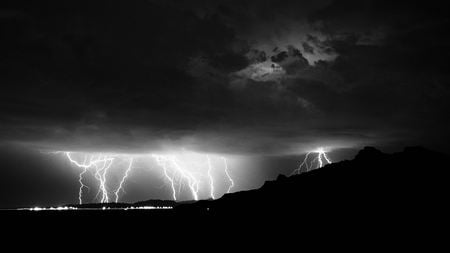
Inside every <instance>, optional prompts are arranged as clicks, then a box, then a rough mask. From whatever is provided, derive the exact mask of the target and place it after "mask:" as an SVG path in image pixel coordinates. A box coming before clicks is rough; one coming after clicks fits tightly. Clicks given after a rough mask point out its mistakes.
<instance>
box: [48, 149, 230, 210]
mask: <svg viewBox="0 0 450 253" xmlns="http://www.w3.org/2000/svg"><path fill="white" fill-rule="evenodd" d="M61 153H62V154H64V155H65V157H66V158H67V160H68V161H69V162H70V164H71V165H72V166H74V167H77V168H79V169H80V170H81V171H80V173H79V177H78V182H79V189H78V201H79V204H80V205H81V204H83V201H84V200H85V198H86V197H85V196H83V194H84V189H85V188H87V189H89V187H88V186H87V184H86V183H85V177H86V175H87V174H88V173H90V174H92V175H93V177H94V179H95V180H96V181H97V182H98V191H97V194H96V196H95V197H94V200H97V201H98V202H100V203H109V202H110V201H114V202H116V203H118V202H119V199H120V197H121V193H122V192H123V193H125V190H124V187H125V183H126V180H127V179H128V178H129V176H130V172H131V171H132V170H133V169H135V168H136V166H133V165H134V164H135V162H136V160H135V158H136V157H137V156H132V155H127V154H102V153H82V152H63V151H57V152H52V154H61ZM138 157H142V158H145V157H150V158H153V159H154V161H155V163H156V165H157V166H158V167H160V168H162V172H163V176H164V178H165V182H166V183H167V184H168V186H169V188H170V190H171V196H172V199H173V200H175V201H177V200H178V199H179V195H180V194H181V191H182V189H187V190H188V192H189V193H190V196H191V198H192V199H193V200H196V201H197V200H199V199H200V194H203V192H204V190H203V189H201V186H203V185H205V184H208V186H209V187H208V197H209V198H212V199H216V197H217V189H216V182H217V181H218V180H219V179H220V178H218V177H217V169H218V168H219V167H217V165H215V162H216V158H218V159H222V161H223V166H220V167H223V170H224V174H225V176H226V180H227V181H228V182H229V183H228V188H227V189H226V193H230V191H231V189H232V188H233V187H234V186H235V182H234V180H233V178H232V177H231V175H230V172H229V168H228V164H227V160H226V159H225V157H215V156H210V155H206V163H205V162H204V160H203V158H201V157H204V156H201V155H200V154H197V153H192V152H191V153H187V154H186V153H183V154H180V155H174V154H167V155H165V154H143V155H139V156H138ZM122 161H128V162H127V164H128V165H127V167H126V169H125V172H124V174H123V175H122V176H121V177H120V180H119V181H118V183H117V184H115V186H114V182H111V181H112V180H111V179H109V178H108V175H109V174H110V171H111V170H112V169H114V170H115V169H118V168H120V166H121V164H122V163H125V162H122ZM149 166H150V168H152V166H151V163H150V165H149ZM111 173H113V172H111ZM112 185H113V186H112ZM111 188H114V189H115V190H114V191H111V192H110V189H111ZM177 188H178V189H177ZM201 190H202V191H201ZM205 190H206V189H205ZM112 194H113V196H114V198H111V197H112V196H111V195H112Z"/></svg>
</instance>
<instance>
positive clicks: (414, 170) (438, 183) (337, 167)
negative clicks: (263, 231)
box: [175, 147, 449, 222]
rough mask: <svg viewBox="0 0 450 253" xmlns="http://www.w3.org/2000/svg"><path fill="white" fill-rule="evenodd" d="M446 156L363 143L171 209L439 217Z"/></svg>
mask: <svg viewBox="0 0 450 253" xmlns="http://www.w3.org/2000/svg"><path fill="white" fill-rule="evenodd" d="M448 159H449V157H448V156H446V155H444V154H440V153H437V152H433V151H430V150H427V149H424V148H421V147H410V148H405V150H404V151H403V152H400V153H394V154H385V153H382V152H380V151H378V150H377V149H375V148H371V147H366V148H364V149H363V150H361V151H360V152H359V153H358V154H357V156H356V157H355V158H354V159H353V160H351V161H342V162H338V163H334V164H330V165H326V166H325V167H323V168H321V169H318V170H314V171H311V172H308V173H304V174H300V175H295V176H291V177H286V176H283V175H280V176H278V178H277V180H275V181H268V182H266V183H265V184H264V185H263V186H262V187H261V188H260V189H257V190H252V191H245V192H237V193H232V194H227V195H225V196H223V197H222V198H221V199H218V200H214V201H207V200H205V201H199V202H197V203H194V204H184V205H179V206H177V207H176V208H175V210H176V211H177V212H186V213H191V212H205V213H208V214H210V215H218V216H221V215H227V216H229V215H243V214H255V215H257V214H264V215H268V216H271V215H272V214H274V213H277V214H284V215H286V216H285V217H286V218H289V219H291V218H294V219H308V217H316V218H317V217H324V218H325V217H326V218H327V219H331V220H333V219H345V218H346V217H351V218H352V219H355V218H358V217H363V218H369V219H374V220H382V219H384V218H394V219H395V218H398V219H400V220H407V219H410V218H411V219H413V220H412V221H413V222H414V221H415V220H417V219H418V218H419V217H421V216H424V215H429V216H428V217H429V218H437V217H439V214H444V206H445V202H446V192H447V188H448V186H447V184H448V182H447V176H446V173H445V172H446V170H447V169H448V167H449V166H448V165H447V162H448V161H449V160H448ZM368 215H370V216H369V217H368ZM374 222H375V221H374Z"/></svg>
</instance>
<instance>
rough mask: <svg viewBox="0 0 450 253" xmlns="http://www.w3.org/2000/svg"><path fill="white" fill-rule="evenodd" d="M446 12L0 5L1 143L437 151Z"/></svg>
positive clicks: (443, 106) (299, 6)
mask: <svg viewBox="0 0 450 253" xmlns="http://www.w3.org/2000/svg"><path fill="white" fill-rule="evenodd" d="M448 11H449V10H448V8H446V7H445V6H441V5H439V4H438V3H432V1H431V2H430V1H428V2H426V3H422V4H412V3H410V2H406V1H395V3H394V2H392V1H374V0H373V1H370V0H344V1H337V0H336V1H332V0H323V1H312V0H305V1H274V0H266V1H256V0H239V1H237V0H236V1H234V0H231V1H225V0H223V1H214V2H213V1H199V0H198V1H181V0H180V1H175V0H172V1H143V0H140V1H138V0H134V1H126V2H119V1H117V2H116V1H39V2H36V3H28V2H27V3H25V2H23V3H21V1H12V2H10V3H8V2H6V3H2V6H1V7H0V27H1V28H0V29H1V35H2V39H1V40H0V45H1V47H0V48H1V49H0V64H1V67H0V72H1V74H0V83H1V84H2V92H1V93H0V111H1V112H0V121H1V124H0V138H1V140H2V142H13V143H27V144H30V145H35V146H37V147H40V148H49V149H57V150H77V149H82V150H89V149H92V150H128V151H129V150H132V151H133V152H134V151H135V152H140V151H147V150H157V149H163V148H167V147H171V146H175V147H180V146H181V147H185V148H189V149H193V150H199V151H205V150H208V151H211V150H212V151H213V152H222V153H250V154H260V153H264V154H275V153H276V154H280V153H298V152H301V151H305V150H306V149H308V148H309V147H311V146H316V145H319V144H323V145H328V146H337V147H340V146H342V147H348V146H358V145H364V144H376V145H379V146H383V145H386V146H388V145H404V144H422V145H427V146H430V147H433V148H440V149H443V148H446V147H445V145H446V140H448V139H449V134H448V131H446V130H447V129H448V128H449V127H450V124H449V122H448V119H447V118H448V115H449V112H450V102H449V101H450V100H449V98H450V88H449V77H450V76H449V73H448V71H447V70H448V63H447V62H448V59H449V58H448V56H449V52H450V50H449V49H450V41H449V40H450V37H449V34H448V30H449V19H448V17H447V16H448ZM447 150H448V149H447Z"/></svg>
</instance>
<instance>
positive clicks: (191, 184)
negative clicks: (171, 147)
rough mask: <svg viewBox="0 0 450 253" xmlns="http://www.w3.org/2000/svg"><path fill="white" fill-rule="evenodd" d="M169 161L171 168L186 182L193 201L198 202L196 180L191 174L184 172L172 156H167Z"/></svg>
mask: <svg viewBox="0 0 450 253" xmlns="http://www.w3.org/2000/svg"><path fill="white" fill-rule="evenodd" d="M169 161H170V162H171V163H172V165H173V167H174V168H175V169H176V170H177V171H178V172H180V173H181V175H182V176H183V177H184V178H186V179H187V180H188V186H189V189H190V190H191V193H192V196H193V197H194V200H198V190H199V187H198V184H199V182H198V180H197V179H196V178H195V177H194V176H193V175H192V173H191V172H189V171H187V170H184V169H183V168H182V167H181V166H180V165H179V164H178V162H177V159H176V158H175V157H174V156H169Z"/></svg>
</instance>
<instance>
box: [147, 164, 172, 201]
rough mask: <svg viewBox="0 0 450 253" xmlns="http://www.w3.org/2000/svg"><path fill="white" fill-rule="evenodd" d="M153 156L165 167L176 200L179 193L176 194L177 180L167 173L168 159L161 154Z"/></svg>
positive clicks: (165, 174)
mask: <svg viewBox="0 0 450 253" xmlns="http://www.w3.org/2000/svg"><path fill="white" fill-rule="evenodd" d="M152 156H153V158H155V160H156V163H157V164H158V165H159V166H161V167H162V168H163V171H164V176H165V177H166V179H167V180H168V181H169V182H170V188H171V189H172V198H173V200H175V201H176V200H177V195H176V191H175V181H174V179H173V178H172V177H171V176H169V174H168V173H167V166H166V161H165V159H164V157H163V156H160V155H152Z"/></svg>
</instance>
